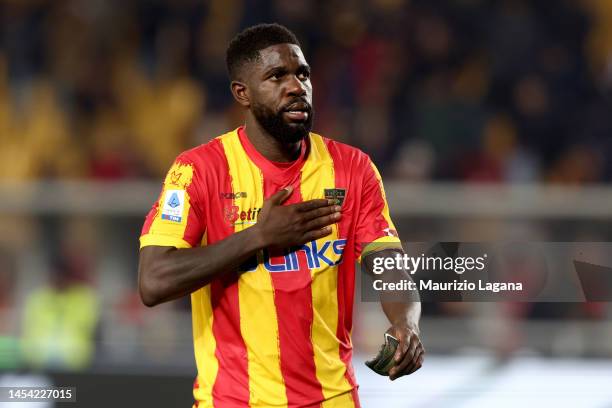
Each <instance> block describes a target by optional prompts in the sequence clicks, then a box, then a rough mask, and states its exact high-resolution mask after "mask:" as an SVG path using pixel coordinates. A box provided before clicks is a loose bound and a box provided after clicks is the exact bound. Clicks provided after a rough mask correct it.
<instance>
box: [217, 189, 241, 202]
mask: <svg viewBox="0 0 612 408" xmlns="http://www.w3.org/2000/svg"><path fill="white" fill-rule="evenodd" d="M246 197H247V193H246V191H238V192H237V193H233V192H229V193H219V198H224V199H227V200H235V199H237V198H246Z"/></svg>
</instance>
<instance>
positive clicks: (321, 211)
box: [302, 205, 342, 221]
mask: <svg viewBox="0 0 612 408" xmlns="http://www.w3.org/2000/svg"><path fill="white" fill-rule="evenodd" d="M341 209H342V207H340V206H339V205H327V206H325V207H319V208H315V209H314V210H310V211H306V212H304V213H303V215H302V217H303V220H304V221H310V220H314V219H315V218H319V217H323V216H325V215H330V214H333V213H335V212H337V213H339V212H340V210H341Z"/></svg>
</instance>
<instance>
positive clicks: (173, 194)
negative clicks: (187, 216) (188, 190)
mask: <svg viewBox="0 0 612 408" xmlns="http://www.w3.org/2000/svg"><path fill="white" fill-rule="evenodd" d="M184 206H185V190H166V194H165V195H164V205H163V207H162V212H161V218H162V220H167V221H173V222H181V221H182V220H183V208H184Z"/></svg>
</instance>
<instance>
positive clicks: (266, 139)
mask: <svg viewBox="0 0 612 408" xmlns="http://www.w3.org/2000/svg"><path fill="white" fill-rule="evenodd" d="M245 131H246V135H247V137H248V138H249V141H250V142H251V144H252V145H253V147H255V149H256V150H257V151H258V152H259V153H260V154H261V155H262V156H263V157H265V158H266V159H268V160H270V161H273V162H279V163H288V162H292V161H294V160H297V158H298V157H300V152H301V148H302V141H299V142H295V143H283V142H281V141H280V140H278V139H276V138H275V137H273V136H272V135H270V134H269V133H268V132H266V131H265V130H264V129H263V128H262V127H261V126H260V125H259V123H258V122H257V120H255V118H254V117H253V116H251V115H247V119H246V122H245Z"/></svg>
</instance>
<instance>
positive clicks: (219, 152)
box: [178, 130, 237, 167]
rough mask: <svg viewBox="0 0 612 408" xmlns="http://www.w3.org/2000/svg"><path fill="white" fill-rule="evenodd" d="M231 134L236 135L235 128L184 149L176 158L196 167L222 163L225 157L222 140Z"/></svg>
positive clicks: (214, 165)
mask: <svg viewBox="0 0 612 408" xmlns="http://www.w3.org/2000/svg"><path fill="white" fill-rule="evenodd" d="M233 136H236V137H237V135H236V131H235V130H233V131H230V132H227V133H224V134H222V135H220V136H217V137H215V138H213V139H211V140H210V141H208V142H206V143H203V144H201V145H199V146H195V147H193V148H191V149H189V150H185V151H184V152H182V153H181V154H179V156H178V160H179V161H184V162H189V163H191V164H193V165H196V166H198V167H207V166H213V167H217V166H219V165H224V163H225V160H226V159H225V152H224V150H223V146H222V140H223V139H224V138H228V137H233Z"/></svg>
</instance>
